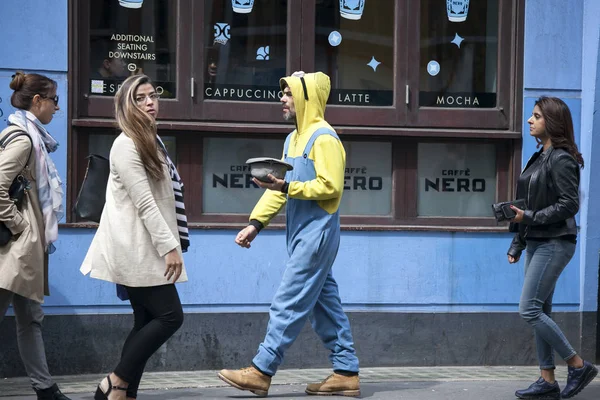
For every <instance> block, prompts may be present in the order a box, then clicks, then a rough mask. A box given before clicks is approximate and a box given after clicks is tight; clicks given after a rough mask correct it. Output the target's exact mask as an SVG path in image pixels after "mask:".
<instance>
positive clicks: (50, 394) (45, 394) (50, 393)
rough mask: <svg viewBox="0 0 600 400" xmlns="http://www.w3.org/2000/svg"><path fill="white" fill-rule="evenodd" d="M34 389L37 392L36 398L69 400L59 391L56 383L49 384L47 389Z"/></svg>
mask: <svg viewBox="0 0 600 400" xmlns="http://www.w3.org/2000/svg"><path fill="white" fill-rule="evenodd" d="M34 390H35V393H36V394H37V398H38V400H71V399H70V398H68V397H67V396H65V395H64V394H63V393H62V392H61V391H60V389H59V388H58V385H57V384H56V383H55V384H54V385H52V386H50V387H49V388H48V389H39V390H38V389H34Z"/></svg>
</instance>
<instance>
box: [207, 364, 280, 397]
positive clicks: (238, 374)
mask: <svg viewBox="0 0 600 400" xmlns="http://www.w3.org/2000/svg"><path fill="white" fill-rule="evenodd" d="M218 375H219V378H220V379H221V380H222V381H223V382H226V383H228V384H230V385H231V386H233V387H234V388H237V389H240V390H249V391H251V392H252V393H254V394H255V395H257V396H261V397H265V396H266V395H267V393H268V392H269V386H271V377H270V376H269V375H265V374H263V373H262V372H260V371H259V370H257V369H256V368H254V367H248V368H242V369H236V370H232V369H222V370H221V371H220V372H219V373H218Z"/></svg>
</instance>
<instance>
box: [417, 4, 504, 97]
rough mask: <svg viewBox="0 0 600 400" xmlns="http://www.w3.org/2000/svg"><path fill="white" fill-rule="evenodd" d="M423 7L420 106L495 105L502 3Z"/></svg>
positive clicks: (423, 5) (427, 5) (424, 5)
mask: <svg viewBox="0 0 600 400" xmlns="http://www.w3.org/2000/svg"><path fill="white" fill-rule="evenodd" d="M442 3H443V2H440V1H439V0H423V1H422V2H421V32H420V34H421V40H420V47H421V57H420V66H421V67H420V82H421V85H420V87H419V106H426V107H458V108H460V107H480V108H492V107H495V106H496V82H497V68H498V0H479V1H469V0H448V1H447V2H446V7H445V8H444V7H442V6H441V5H442Z"/></svg>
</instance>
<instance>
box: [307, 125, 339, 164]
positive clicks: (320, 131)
mask: <svg viewBox="0 0 600 400" xmlns="http://www.w3.org/2000/svg"><path fill="white" fill-rule="evenodd" d="M321 135H331V136H333V137H334V138H336V139H337V140H340V138H339V136H338V135H337V134H336V133H335V132H334V131H332V130H331V129H329V128H320V129H317V130H316V131H315V132H314V133H313V134H312V136H311V137H310V139H308V143H306V147H305V148H304V153H302V158H304V161H305V162H306V160H308V155H309V154H310V151H311V150H312V148H313V145H314V144H315V141H316V140H317V138H318V137H319V136H321Z"/></svg>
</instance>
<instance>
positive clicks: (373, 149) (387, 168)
mask: <svg viewBox="0 0 600 400" xmlns="http://www.w3.org/2000/svg"><path fill="white" fill-rule="evenodd" d="M343 144H344V148H345V150H346V171H345V175H344V195H343V196H342V202H341V204H340V214H341V215H386V216H389V215H392V146H391V145H390V143H389V142H370V141H369V142H354V141H346V140H344V141H343Z"/></svg>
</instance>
